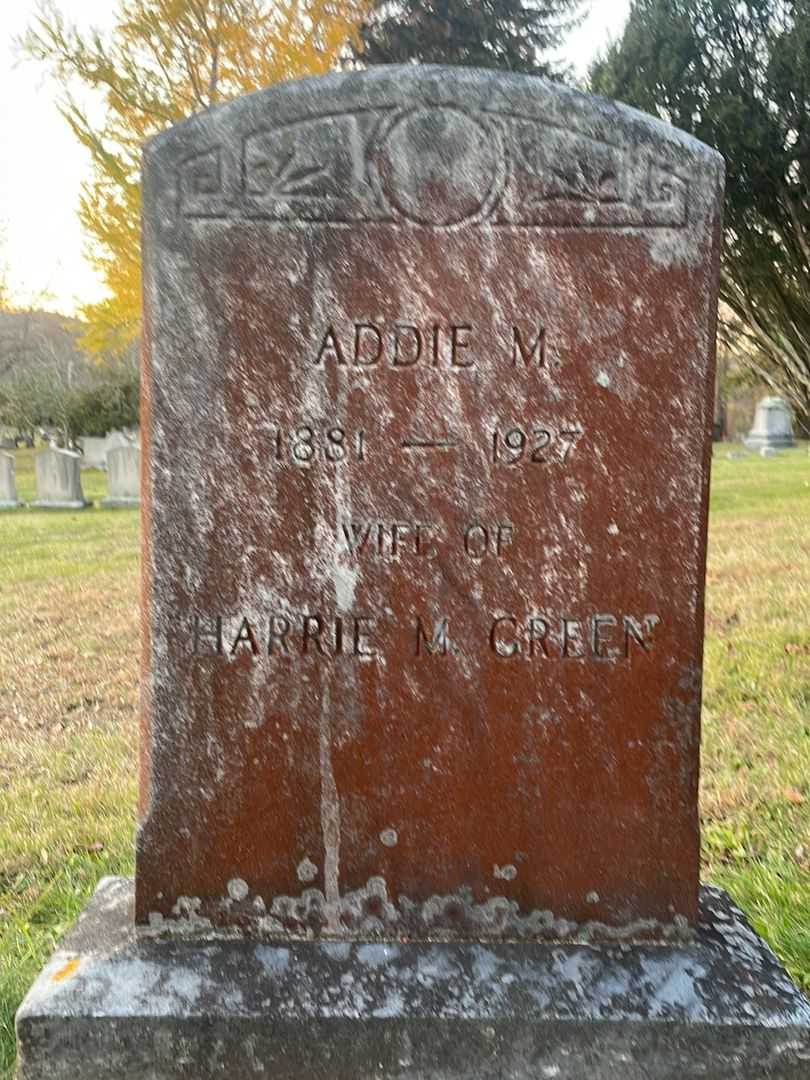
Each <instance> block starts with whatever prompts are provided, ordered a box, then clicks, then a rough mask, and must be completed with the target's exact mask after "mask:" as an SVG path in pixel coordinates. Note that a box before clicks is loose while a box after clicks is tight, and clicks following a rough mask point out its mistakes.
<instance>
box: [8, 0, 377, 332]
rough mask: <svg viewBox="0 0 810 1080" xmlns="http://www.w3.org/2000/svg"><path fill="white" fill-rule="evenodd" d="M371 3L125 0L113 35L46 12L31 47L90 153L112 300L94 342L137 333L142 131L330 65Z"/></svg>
mask: <svg viewBox="0 0 810 1080" xmlns="http://www.w3.org/2000/svg"><path fill="white" fill-rule="evenodd" d="M369 8H370V3H369V2H368V0H120V6H119V12H118V16H117V18H116V21H115V24H114V27H113V30H112V31H111V33H110V34H109V35H108V36H106V37H104V36H102V35H101V34H100V33H98V32H97V31H91V32H90V33H89V34H86V35H85V34H82V33H81V32H80V31H79V30H78V29H77V28H76V26H74V25H71V24H69V23H68V22H67V21H66V20H65V19H64V18H63V17H62V15H61V14H60V13H59V11H58V10H57V8H56V7H55V6H54V5H53V3H52V2H48V3H46V4H44V5H43V6H42V7H41V8H40V11H39V14H38V17H37V18H36V20H35V22H34V24H33V26H32V27H31V28H30V29H29V31H28V33H27V34H26V36H25V38H24V39H23V41H22V48H23V51H24V53H25V54H27V55H28V56H29V57H33V58H34V59H36V60H39V61H42V62H44V63H46V64H47V65H48V66H49V67H50V69H51V71H52V73H53V75H54V77H55V78H56V80H57V82H58V84H59V86H60V88H61V91H62V95H61V98H60V109H61V111H62V114H63V115H64V117H65V119H66V120H67V122H68V123H69V124H70V127H71V129H72V130H73V132H74V134H75V135H76V137H77V138H78V139H79V141H80V142H81V143H82V144H83V145H84V146H85V147H86V148H87V150H88V151H89V153H90V156H91V161H92V179H91V180H90V181H89V182H88V183H87V184H85V185H84V187H83V189H82V195H81V199H80V204H79V210H78V213H79V219H80V221H81V223H82V226H83V227H84V230H85V233H86V235H87V237H88V240H89V244H88V248H89V252H88V253H89V256H90V258H91V260H92V262H93V265H94V266H95V267H96V268H97V270H98V271H99V273H100V275H101V277H102V279H103V281H104V283H105V284H106V286H107V290H108V297H107V298H106V299H104V300H102V301H101V302H100V303H97V304H88V305H87V306H86V307H85V308H84V309H83V311H82V316H83V318H84V319H85V320H86V322H87V326H88V329H87V333H86V334H85V336H84V339H83V342H82V344H83V345H84V346H85V347H87V348H88V349H90V350H91V351H93V352H96V353H117V352H120V351H121V350H122V349H124V348H126V346H127V345H128V344H130V343H131V342H132V341H133V339H134V338H135V337H136V336H137V334H138V329H139V321H140V303H141V296H140V293H141V284H140V177H139V174H140V153H141V146H142V144H143V141H144V139H146V138H148V137H149V136H150V135H153V134H155V133H156V132H158V131H160V130H162V129H163V128H165V127H168V126H169V125H171V124H176V123H177V122H178V121H180V120H183V119H185V118H186V117H188V116H190V115H191V114H192V113H194V112H199V111H200V110H202V109H206V108H208V107H209V106H211V105H215V104H217V103H218V102H220V101H224V100H227V99H228V98H231V97H236V96H237V95H239V94H243V93H247V92H248V91H251V90H256V89H258V88H260V87H262V86H267V85H269V84H271V83H275V82H279V81H281V80H283V79H293V78H297V77H299V76H302V75H319V74H323V73H324V72H326V71H329V70H330V69H332V68H333V67H335V66H336V64H337V63H338V62H339V61H340V59H341V58H342V56H343V55H344V53H345V50H346V48H347V46H348V45H349V44H351V45H353V46H354V47H359V38H358V30H359V27H360V25H361V23H362V21H363V19H364V17H365V16H366V15H367V13H368V11H369ZM87 91H90V94H89V96H88V95H87V93H86V92H87ZM77 93H83V94H84V96H83V97H81V98H80V97H77Z"/></svg>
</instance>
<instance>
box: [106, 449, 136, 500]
mask: <svg viewBox="0 0 810 1080" xmlns="http://www.w3.org/2000/svg"><path fill="white" fill-rule="evenodd" d="M140 504H141V452H140V450H139V449H138V448H137V446H131V445H130V446H119V447H118V448H117V449H115V450H110V452H109V453H108V454H107V497H106V498H105V499H102V500H101V505H102V506H103V507H105V508H106V509H115V508H126V507H132V506H140Z"/></svg>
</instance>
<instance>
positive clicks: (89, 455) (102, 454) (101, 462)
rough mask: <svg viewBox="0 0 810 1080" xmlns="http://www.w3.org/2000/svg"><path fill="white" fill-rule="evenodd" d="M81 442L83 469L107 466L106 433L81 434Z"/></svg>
mask: <svg viewBox="0 0 810 1080" xmlns="http://www.w3.org/2000/svg"><path fill="white" fill-rule="evenodd" d="M79 443H80V445H81V448H82V462H81V465H82V468H83V469H106V468H107V436H106V435H80V436H79Z"/></svg>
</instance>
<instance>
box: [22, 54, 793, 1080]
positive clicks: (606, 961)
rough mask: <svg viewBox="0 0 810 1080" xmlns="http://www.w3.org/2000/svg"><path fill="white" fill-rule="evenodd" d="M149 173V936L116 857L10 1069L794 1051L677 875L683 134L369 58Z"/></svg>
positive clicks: (690, 737)
mask: <svg viewBox="0 0 810 1080" xmlns="http://www.w3.org/2000/svg"><path fill="white" fill-rule="evenodd" d="M143 191H144V278H145V294H144V295H145V299H146V312H145V319H144V326H145V342H144V346H145V369H144V374H143V382H144V387H145V393H146V400H147V401H148V403H149V407H148V409H147V411H146V415H145V417H144V424H145V440H144V441H145V448H146V453H147V458H146V461H145V471H144V479H145V488H144V493H143V494H144V563H143V565H144V589H143V596H144V612H143V619H144V633H145V638H144V640H145V651H144V699H143V700H144V716H143V730H144V733H145V744H144V767H143V772H142V777H143V787H142V793H141V806H142V819H141V825H140V830H139V835H138V842H137V868H136V882H135V915H134V918H135V920H136V922H137V924H138V926H139V928H140V931H139V932H140V935H141V936H140V938H139V937H138V936H137V935H136V934H135V932H134V929H133V927H132V925H131V923H129V922H128V918H129V914H128V913H129V911H130V908H129V906H128V905H129V903H130V901H131V896H132V893H131V890H130V887H129V886H128V884H127V883H126V882H124V881H121V880H118V881H107V882H106V883H105V884H104V886H103V887H102V888H101V889H100V891H99V893H98V895H97V898H96V900H95V901H94V902H93V904H92V905H91V907H90V909H89V911H88V913H87V916H86V918H85V920H84V921H83V923H80V926H79V929H78V933H77V936H75V937H74V938H72V939H71V940H70V942H69V943H68V944H67V945H66V946H65V948H64V949H63V950H62V951H61V952H60V954H59V955H58V956H57V957H56V958H55V959H54V960H53V962H52V964H51V965H50V966H49V967H48V968H47V969H46V971H45V972H44V973H43V975H42V976H41V977H40V980H39V982H38V984H37V986H36V987H35V988H34V990H33V991H32V994H31V996H30V998H29V999H28V1001H27V1003H26V1004H24V1005H23V1007H22V1010H21V1012H20V1014H19V1015H18V1031H19V1032H20V1038H21V1041H22V1057H21V1060H22V1061H23V1063H24V1066H23V1072H22V1074H21V1077H20V1080H29V1073H26V1069H28V1070H30V1076H31V1077H34V1076H36V1077H40V1076H42V1075H45V1070H46V1069H47V1070H49V1072H48V1073H47V1075H49V1077H52V1078H53V1080H63V1078H67V1077H68V1076H69V1077H71V1080H72V1078H73V1077H74V1076H75V1075H77V1073H79V1074H81V1075H84V1073H82V1070H85V1072H87V1073H88V1074H89V1075H90V1076H93V1077H96V1076H98V1077H100V1076H109V1075H111V1073H110V1069H111V1068H114V1069H115V1070H116V1071H117V1073H120V1074H122V1075H127V1076H129V1077H137V1078H142V1077H147V1076H150V1077H152V1076H157V1075H160V1076H161V1077H166V1078H169V1077H170V1078H172V1080H174V1078H176V1077H177V1078H179V1077H180V1076H186V1075H189V1076H190V1075H194V1076H202V1077H205V1078H206V1080H208V1078H212V1077H214V1076H215V1075H220V1074H225V1073H227V1075H228V1076H229V1077H232V1078H234V1080H243V1078H247V1077H253V1076H257V1075H259V1074H261V1075H265V1076H268V1077H271V1076H273V1077H277V1076H285V1077H289V1078H291V1080H292V1078H298V1077H305V1076H306V1077H310V1076H323V1077H358V1078H360V1077H362V1078H370V1077H372V1076H373V1077H377V1078H381V1080H387V1078H394V1077H396V1078H398V1080H406V1078H411V1077H412V1078H414V1080H415V1078H417V1077H418V1078H421V1077H435V1078H437V1080H439V1078H441V1080H450V1078H452V1080H472V1078H483V1077H492V1078H494V1077H496V1076H497V1077H504V1078H507V1077H509V1078H529V1077H531V1078H534V1077H540V1076H560V1077H563V1076H564V1077H565V1078H566V1080H586V1078H587V1080H605V1078H607V1077H613V1076H614V1075H615V1074H616V1073H617V1072H618V1071H619V1070H620V1071H621V1074H622V1075H624V1076H631V1075H632V1076H638V1077H641V1076H644V1077H659V1076H661V1077H672V1076H676V1075H677V1076H678V1077H679V1078H684V1080H693V1078H697V1077H698V1076H700V1077H704V1078H705V1077H708V1076H722V1075H729V1076H730V1075H731V1074H732V1073H734V1074H735V1075H736V1076H738V1077H739V1078H740V1080H742V1078H744V1077H753V1076H754V1075H756V1074H758V1071H759V1070H760V1069H761V1063H762V1061H763V1060H766V1061H767V1062H768V1068H769V1069H770V1070H771V1074H772V1075H773V1076H774V1077H777V1076H779V1077H782V1076H784V1077H787V1076H788V1075H790V1076H791V1077H797V1076H798V1075H799V1069H800V1068H801V1067H802V1066H801V1062H802V1058H801V1056H800V1055H802V1054H803V1053H805V1050H806V1049H808V1048H810V1036H808V1032H809V1031H810V1026H809V1025H810V1007H808V1006H807V1005H806V1003H803V999H802V998H801V995H800V994H799V993H798V991H796V989H795V988H794V987H792V986H791V984H790V982H789V980H788V979H787V977H786V976H785V975H784V973H783V972H782V971H781V969H778V968H776V967H775V966H774V964H773V961H772V959H771V958H770V955H769V954H768V952H767V950H766V949H765V948H764V946H762V944H761V943H760V942H759V941H758V940H757V938H756V936H755V935H754V934H753V933H752V931H751V930H750V928H748V927H747V926H746V924H745V922H744V919H743V917H742V916H741V914H740V912H739V911H737V909H735V908H733V907H732V906H731V905H730V903H729V902H728V900H727V899H726V898H725V897H724V896H723V895H722V894H721V893H719V892H718V891H716V890H711V889H704V890H702V891H699V883H698V865H699V835H698V808H697V788H698V741H699V719H700V693H701V677H702V666H701V663H702V661H701V658H702V646H703V587H704V566H705V555H706V547H705V536H706V512H707V495H708V478H709V477H708V472H709V465H710V460H711V432H710V430H709V427H708V425H707V417H708V416H710V408H711V399H712V387H713V363H712V361H713V350H714V338H715V315H716V294H717V270H718V257H719V237H720V208H721V201H722V163H721V161H720V159H719V157H718V155H717V154H715V153H714V152H713V151H711V150H709V149H708V148H707V147H705V146H703V145H702V144H701V143H698V142H696V141H695V140H693V139H691V138H689V137H688V136H686V135H684V134H683V133H681V132H677V131H675V130H674V129H672V128H670V127H667V126H666V125H664V124H661V123H659V122H658V121H654V120H652V119H650V118H647V117H644V116H642V115H641V114H639V113H636V112H634V111H632V110H628V109H625V108H623V107H621V106H617V105H614V104H611V103H608V102H604V101H600V100H598V99H594V98H589V97H587V96H585V95H582V94H579V93H574V92H572V91H569V90H566V89H564V88H562V87H561V86H559V85H558V84H554V83H550V82H546V81H544V80H542V79H535V78H528V77H517V78H516V77H512V76H508V75H504V74H500V73H497V74H496V73H485V72H479V71H476V72H473V71H467V70H465V69H463V68H433V67H423V68H420V67H403V68H397V67H393V68H380V69H377V70H375V71H372V72H364V73H352V74H349V75H345V76H333V77H328V78H325V79H320V80H315V79H311V80H306V81H303V82H301V83H299V84H287V85H284V86H279V87H276V88H273V89H270V90H268V91H265V92H261V93H259V94H254V95H252V96H250V97H247V98H244V99H241V100H237V101H234V102H231V103H229V104H226V105H224V106H222V107H221V108H218V109H215V110H209V111H208V112H205V113H202V114H199V115H198V116H195V117H193V118H192V119H191V120H189V121H187V122H186V123H184V124H182V125H180V126H178V127H176V128H173V129H170V130H169V131H167V132H164V133H163V134H162V135H160V136H158V137H157V138H156V139H154V140H153V141H152V142H151V143H150V144H149V146H148V147H147V149H146V154H145V173H144V187H143ZM662 428H663V430H664V431H665V432H666V437H662ZM223 930H225V931H227V932H228V933H230V934H232V935H239V934H240V933H241V934H243V935H247V936H248V938H250V937H251V936H253V937H254V938H258V939H266V940H259V941H256V940H254V941H251V940H247V941H245V940H238V939H236V940H234V939H233V938H226V939H224V940H223V939H222V938H219V939H217V938H212V940H209V941H204V942H202V943H201V942H199V941H196V940H195V939H194V935H199V934H202V935H206V934H208V935H213V934H215V933H217V932H221V931H223ZM150 934H151V935H155V936H157V938H158V940H154V941H153V940H145V939H146V938H148V936H149V935H150ZM161 935H165V936H166V937H167V938H168V939H169V940H161V939H160V936H161ZM183 935H191V937H190V939H189V940H184V941H182V942H179V943H178V942H176V941H173V940H171V939H172V936H179V937H181V938H182V937H183ZM355 942H356V943H357V944H353V943H355ZM620 945H621V946H623V948H620V947H619V946H620ZM86 950H91V951H92V959H88V961H87V962H85V957H87V956H88V953H87V952H86ZM74 958H75V960H76V961H77V964H78V967H77V970H76V976H75V978H72V977H71V978H68V977H67V976H65V974H64V973H65V972H67V971H69V970H70V971H72V970H73V968H71V964H72V963H73V961H74ZM60 973H61V974H60ZM59 979H61V980H62V981H57V980H59ZM111 1062H113V1063H114V1065H111ZM37 1069H39V1070H40V1071H39V1072H37V1071H36V1070H37ZM93 1069H95V1072H93V1071H92V1070H93ZM787 1070H792V1071H791V1072H788V1071H787Z"/></svg>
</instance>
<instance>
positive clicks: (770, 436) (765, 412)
mask: <svg viewBox="0 0 810 1080" xmlns="http://www.w3.org/2000/svg"><path fill="white" fill-rule="evenodd" d="M744 442H745V445H746V446H747V447H748V448H749V450H766V449H768V450H770V449H774V450H775V449H779V448H781V447H785V446H795V445H796V442H795V439H794V438H793V419H792V417H791V413H790V406H789V405H788V403H787V402H786V401H785V400H784V398H781V397H776V396H771V397H764V398H762V400H761V401H759V402H757V408H756V412H755V413H754V424H753V426H752V428H751V430H750V431H749V432H748V435H747V436H746V438H745V440H744Z"/></svg>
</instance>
